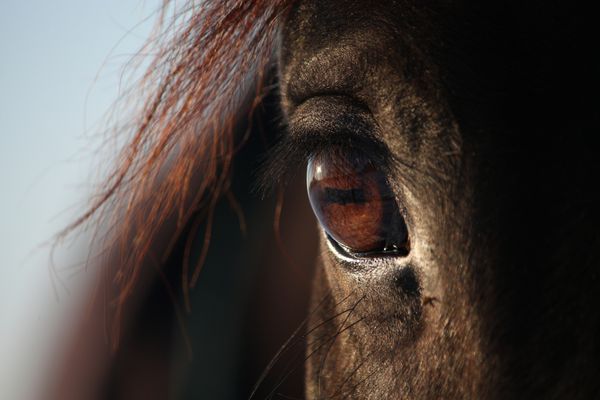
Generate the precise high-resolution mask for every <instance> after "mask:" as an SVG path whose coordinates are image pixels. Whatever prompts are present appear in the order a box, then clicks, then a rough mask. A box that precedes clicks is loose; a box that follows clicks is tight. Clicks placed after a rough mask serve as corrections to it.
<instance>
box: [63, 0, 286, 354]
mask: <svg viewBox="0 0 600 400" xmlns="http://www.w3.org/2000/svg"><path fill="white" fill-rule="evenodd" d="M290 3H291V1H289V0H268V1H267V0H252V1H250V0H226V1H209V0H204V1H201V2H198V3H196V2H191V3H189V4H187V5H186V6H185V7H184V8H183V9H182V10H180V11H177V12H176V16H177V17H178V18H179V19H178V21H179V22H177V23H175V22H174V23H172V24H167V25H166V29H165V32H168V33H169V35H168V36H166V37H163V38H162V39H159V40H157V41H156V42H152V43H150V44H151V47H152V48H158V52H157V54H156V56H155V58H154V59H153V61H152V62H151V63H150V65H149V67H148V69H147V71H146V73H145V74H144V75H143V79H142V87H141V89H142V90H141V93H150V96H149V97H148V98H147V100H145V101H144V103H143V105H142V108H141V111H140V112H139V115H137V116H136V119H135V120H134V121H133V128H132V129H131V132H130V133H131V136H130V139H129V140H128V142H127V143H126V145H125V146H124V148H123V149H122V152H121V154H120V156H119V157H118V162H117V163H116V165H115V167H114V169H113V170H112V172H111V173H110V175H109V177H108V179H107V181H106V182H105V184H104V186H103V188H102V190H101V191H100V193H99V194H98V195H97V197H95V198H94V200H93V202H92V204H91V205H90V207H89V209H88V210H87V211H86V212H85V213H84V214H83V215H82V216H81V217H80V218H78V219H77V220H76V221H74V223H73V224H72V225H71V226H69V227H68V228H67V229H66V230H65V231H64V232H63V233H62V234H61V236H60V237H64V236H65V235H67V234H69V233H71V232H73V231H74V230H76V229H77V228H81V227H82V226H89V225H92V226H94V227H95V229H97V232H100V231H102V232H107V233H102V234H100V233H97V235H96V237H95V240H94V242H96V243H100V245H97V244H95V245H94V246H95V249H94V252H97V254H101V255H102V257H100V258H101V261H99V265H100V267H101V270H102V271H101V273H102V276H103V279H101V282H102V283H101V284H100V285H99V288H102V290H104V291H107V292H108V295H106V294H105V296H94V298H95V299H99V298H105V300H103V301H106V302H107V305H109V306H110V307H109V310H110V317H111V318H110V319H109V320H108V322H109V324H110V326H109V328H108V332H109V334H110V337H111V339H112V343H113V346H116V345H117V344H118V338H119V330H120V328H119V326H120V324H119V322H120V319H121V314H122V310H123V306H124V304H125V303H126V301H127V300H128V299H129V298H130V297H131V294H132V291H133V290H134V288H135V286H136V284H137V283H138V281H139V279H140V275H141V274H142V273H143V270H144V269H145V268H146V267H147V266H148V265H149V264H150V263H157V262H158V264H159V265H160V263H161V262H163V261H164V260H165V259H166V258H167V257H168V255H169V254H170V252H171V250H172V247H173V244H174V243H175V241H176V239H177V238H178V237H179V236H180V234H181V231H182V229H183V228H184V227H185V226H186V225H187V224H188V223H189V222H190V220H191V218H192V217H193V216H197V218H198V220H197V221H195V222H194V225H195V229H198V227H199V225H200V222H201V221H208V225H209V226H210V219H211V215H212V210H213V209H214V207H215V204H216V202H217V200H218V199H219V198H221V197H222V196H223V195H224V194H227V192H228V182H229V176H230V172H231V170H230V165H231V161H232V157H233V155H234V152H235V150H236V144H235V141H234V137H233V127H234V124H235V123H236V120H237V118H239V115H240V111H241V110H243V109H249V110H252V108H253V107H254V106H255V105H256V104H257V102H258V101H259V99H260V97H261V84H262V81H263V76H264V71H265V69H266V68H267V66H268V64H269V61H270V60H271V59H272V55H273V51H274V43H275V39H276V35H277V32H278V29H279V25H280V21H281V20H282V18H284V17H285V14H286V13H287V10H288V9H289V7H290ZM169 6H171V2H170V1H169V0H165V1H164V4H163V14H161V18H160V20H161V22H160V26H161V27H165V24H164V10H166V9H167V8H168V7H169ZM182 16H183V18H182ZM182 21H183V22H182ZM138 96H139V94H138ZM190 236H194V235H190ZM209 237H210V235H209V234H207V235H206V236H205V244H206V245H207V244H208V240H209ZM190 247H191V240H190V241H189V242H188V246H187V251H186V260H187V261H186V262H184V266H183V267H182V280H181V283H182V290H183V293H184V299H185V301H186V305H187V306H188V307H189V300H188V292H189V289H190V288H191V287H193V286H194V284H195V283H196V280H197V278H198V273H199V270H200V266H201V264H202V262H203V259H204V255H205V250H204V251H203V253H204V255H201V257H200V260H199V261H198V263H197V265H196V266H195V268H190V267H189V253H190V251H189V248H190ZM205 247H206V246H205ZM115 260H116V262H115ZM111 322H112V323H111Z"/></svg>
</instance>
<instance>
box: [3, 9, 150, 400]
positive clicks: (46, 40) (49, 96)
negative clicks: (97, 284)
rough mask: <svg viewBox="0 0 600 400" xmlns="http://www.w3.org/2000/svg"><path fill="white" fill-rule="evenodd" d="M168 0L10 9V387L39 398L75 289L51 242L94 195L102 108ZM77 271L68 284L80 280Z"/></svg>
mask: <svg viewBox="0 0 600 400" xmlns="http://www.w3.org/2000/svg"><path fill="white" fill-rule="evenodd" d="M161 1H162V0H151V1H148V0H146V1H140V0H135V1H129V2H128V1H123V0H102V1H90V0H88V1H82V0H57V1H47V0H30V1H22V0H4V1H3V2H2V12H0V184H1V186H0V188H1V189H0V398H2V399H34V398H37V396H38V394H37V393H36V390H38V388H39V382H41V380H42V379H43V378H44V376H45V375H46V372H47V370H46V369H47V368H48V365H50V364H51V356H52V344H53V342H54V341H55V339H56V337H57V336H60V334H61V332H62V331H61V329H65V328H64V326H62V325H64V323H63V324H61V321H65V318H67V319H68V311H67V310H68V308H69V306H70V305H71V304H70V303H73V296H74V295H73V294H71V295H69V294H68V293H67V292H66V291H64V290H62V291H61V294H60V296H59V300H56V297H55V296H54V293H53V290H52V285H51V281H50V278H49V269H48V247H43V246H42V247H40V245H42V244H43V243H44V242H46V241H47V240H49V239H51V238H52V236H53V234H54V233H56V232H57V231H58V230H60V228H62V227H64V226H65V225H66V224H67V223H68V222H69V221H71V220H72V218H73V217H74V216H75V213H76V212H77V211H79V210H80V209H81V207H82V204H84V200H85V198H86V195H87V194H88V193H89V190H90V189H91V186H90V183H89V182H88V178H89V176H90V172H91V171H90V166H91V165H92V161H93V157H94V155H95V149H96V147H97V145H98V139H97V138H96V136H94V135H95V134H97V133H98V132H99V131H100V128H101V125H100V123H101V117H102V116H103V115H104V113H105V112H106V111H107V110H108V109H109V107H110V105H111V104H112V103H113V102H114V101H115V100H116V98H117V96H118V84H119V77H120V72H121V69H122V67H123V66H124V64H125V63H126V62H127V60H128V59H129V57H130V55H131V54H134V53H135V51H136V50H137V49H139V47H140V46H141V44H142V43H143V41H144V39H145V38H146V37H147V35H148V32H149V31H150V28H151V24H152V22H153V21H152V19H150V20H148V21H147V22H145V23H141V25H140V24H139V23H140V22H141V21H143V20H144V18H146V17H147V16H149V15H151V14H152V12H153V11H154V10H155V8H156V7H157V5H158V4H160V3H161ZM77 282H78V281H77V278H75V279H73V280H71V281H69V282H68V283H67V284H68V285H76V284H77Z"/></svg>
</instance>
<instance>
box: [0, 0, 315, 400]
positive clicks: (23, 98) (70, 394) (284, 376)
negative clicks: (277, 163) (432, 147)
mask: <svg viewBox="0 0 600 400" xmlns="http://www.w3.org/2000/svg"><path fill="white" fill-rule="evenodd" d="M161 4H162V0H152V1H149V0H145V1H133V2H123V1H113V0H105V1H102V2H98V1H95V2H92V1H88V2H82V1H75V0H70V1H69V0H57V1H54V2H48V1H40V0H32V1H28V2H23V1H16V0H6V1H4V2H3V4H2V5H3V7H2V12H1V13H0V89H1V90H0V182H1V184H2V186H1V187H2V192H1V193H2V195H1V196H0V398H1V399H19V400H20V399H23V400H35V399H50V398H61V399H68V398H72V399H119V398H123V399H128V400H131V399H136V398H140V399H142V398H143V399H164V398H206V399H221V398H223V399H237V398H247V397H248V395H249V393H250V392H251V390H252V389H253V387H254V385H255V384H256V383H257V382H258V380H259V376H260V374H261V373H262V372H263V370H264V369H265V367H266V366H267V364H268V363H269V361H270V360H271V358H272V357H273V355H275V353H276V352H277V350H278V349H279V348H280V346H281V345H282V344H283V343H284V342H285V341H286V340H287V339H288V338H289V337H290V335H292V333H293V332H294V330H295V329H297V328H298V327H299V326H300V327H301V321H302V319H303V318H304V316H305V315H306V309H307V307H308V305H307V304H308V285H309V282H310V276H311V271H312V269H311V266H312V264H313V261H314V258H315V256H316V240H315V237H316V235H315V234H314V233H315V228H314V225H313V224H312V223H310V222H311V221H312V219H311V217H309V215H311V212H310V210H309V208H308V206H307V202H306V195H305V189H304V183H303V179H302V177H300V178H298V180H297V182H296V183H295V184H292V185H291V186H290V189H289V190H288V191H287V192H286V194H285V195H284V197H283V198H285V201H284V202H283V203H282V204H284V206H283V208H282V209H281V210H280V211H282V213H281V229H280V234H279V235H277V236H276V235H275V234H274V230H273V223H274V212H275V206H276V204H277V202H276V200H275V199H274V198H267V199H261V198H260V197H258V196H257V195H253V194H251V189H252V180H253V176H254V171H255V170H256V168H257V165H258V161H257V160H259V159H260V158H261V157H262V156H261V154H262V153H263V152H264V150H265V140H264V139H265V137H267V138H268V137H271V136H274V135H276V132H275V131H276V129H274V128H273V127H274V126H276V125H277V106H276V103H277V99H276V98H274V97H273V96H270V97H268V98H267V100H266V103H265V105H264V106H263V107H262V108H261V112H259V115H258V116H257V117H256V118H259V119H261V120H262V121H263V122H264V121H266V123H262V124H258V125H261V126H263V127H265V126H266V128H265V130H266V131H263V132H261V135H254V137H255V138H254V139H252V140H250V143H249V144H248V145H247V146H246V148H245V149H244V151H243V152H242V153H241V154H240V156H239V157H238V159H237V160H236V170H237V171H238V174H237V175H236V178H235V180H234V182H233V191H234V193H235V195H236V198H237V199H238V201H239V202H240V204H241V209H242V210H243V218H242V219H240V215H239V213H238V212H236V211H235V210H233V209H232V207H231V204H229V205H228V204H223V205H221V206H219V207H218V208H217V212H216V217H215V228H214V232H213V240H212V245H211V248H210V251H209V254H208V258H207V262H206V264H205V267H204V269H203V271H202V275H201V278H200V283H199V285H198V287H197V288H196V289H195V290H194V291H193V292H192V299H191V300H192V312H191V313H184V314H183V317H182V320H181V321H179V322H178V320H177V312H179V311H181V310H180V309H178V306H177V304H178V303H179V302H180V301H181V293H180V291H179V290H175V291H174V293H169V291H168V290H167V286H166V285H165V284H164V282H162V281H161V280H160V279H158V278H157V276H149V277H148V278H147V281H148V282H147V283H146V284H144V285H142V286H143V288H144V289H143V290H141V291H140V292H139V293H138V295H137V296H136V299H135V301H134V302H133V303H134V304H135V306H134V307H133V308H132V311H131V313H130V314H129V315H128V320H127V321H126V324H125V330H124V333H123V338H122V342H121V345H120V346H119V349H118V351H117V352H113V353H111V352H110V351H109V346H108V344H107V343H106V340H102V335H101V334H93V335H91V336H90V337H89V338H88V339H86V341H84V343H83V345H81V344H79V345H76V344H74V343H73V340H72V339H73V338H74V337H75V336H76V333H75V332H76V331H77V328H76V327H77V326H79V325H80V323H81V319H82V309H83V305H84V304H85V303H86V300H89V297H90V292H91V287H93V285H94V282H93V279H94V277H95V276H96V275H95V274H94V271H87V270H84V269H82V268H72V269H70V266H71V265H79V266H80V265H81V262H82V260H85V257H86V255H87V253H86V244H85V243H86V240H85V238H82V240H76V241H74V242H68V243H66V244H63V245H62V246H59V247H58V248H57V250H56V252H54V253H53V252H52V243H53V242H52V240H53V237H54V235H55V234H56V233H57V232H59V231H60V230H61V229H62V228H64V227H65V226H66V225H68V224H69V222H72V221H73V219H74V218H75V217H76V216H77V215H78V213H80V212H81V211H82V210H83V209H84V208H85V205H86V199H87V198H88V196H89V195H90V193H92V192H93V189H94V183H97V181H95V180H94V179H93V177H97V176H98V171H97V167H98V153H97V150H98V148H99V147H100V144H101V141H102V138H103V137H104V136H103V135H102V133H103V132H104V130H105V129H106V128H107V126H106V125H105V124H106V118H105V113H106V112H107V111H108V110H109V109H110V107H111V105H113V104H114V102H115V101H116V100H117V98H118V97H119V96H120V93H121V90H123V89H127V88H128V84H130V83H131V80H132V79H134V78H135V75H134V76H131V75H129V76H127V79H126V80H125V81H123V77H124V76H123V75H122V72H123V67H124V66H125V64H126V63H127V62H128V61H130V59H131V57H132V56H133V55H134V54H136V52H137V51H138V50H139V48H140V47H141V46H142V44H143V43H144V42H145V40H146V39H147V38H148V36H149V34H150V32H151V29H152V27H153V23H154V18H153V16H155V15H156V11H157V10H158V8H159V7H160V5H161ZM265 132H266V133H265ZM265 135H266V136H265ZM259 136H260V139H259V138H258V137H259ZM95 162H96V163H95ZM280 204H281V203H280ZM242 225H244V226H245V228H246V232H245V233H242V231H241V230H240V227H241V226H242ZM200 232H202V229H200ZM186 234H187V233H186ZM195 241H196V242H198V243H200V244H201V243H202V242H203V238H202V235H200V236H199V237H198V238H197V240H196V239H195ZM196 247H198V248H197V249H196V253H197V252H198V251H199V247H200V245H198V246H196ZM181 252H182V244H181V243H180V244H179V245H178V247H177V248H176V249H175V251H174V253H173V255H172V257H171V259H170V260H169V261H168V262H167V265H165V266H163V267H164V268H163V271H164V278H165V280H166V281H169V282H171V284H172V285H171V286H172V287H175V288H178V287H179V286H177V285H178V283H177V277H178V276H179V271H180V267H181V262H182V260H181ZM57 271H59V272H57ZM98 319H101V318H100V316H98ZM98 329H99V330H101V329H102V327H100V326H98ZM88 349H92V350H88ZM303 349H304V347H303V341H302V338H301V337H297V338H295V340H294V341H292V343H291V345H290V346H288V350H289V352H288V351H287V350H286V352H288V353H289V357H287V359H286V358H285V357H282V360H285V362H284V361H280V363H279V364H277V363H276V365H275V367H273V368H272V369H271V370H270V373H269V375H268V377H267V379H266V380H265V384H264V385H262V386H261V389H260V390H259V392H257V396H256V398H263V397H265V396H267V395H277V396H276V398H277V397H278V396H287V397H286V398H297V397H301V396H302V373H303V371H302V364H303V359H304V353H303V351H304V350H303ZM73 354H75V357H73ZM281 363H283V367H278V365H280V364H281ZM65 376H66V377H67V379H66V382H67V386H66V388H65V387H62V388H61V389H60V390H59V389H56V387H55V386H56V385H55V381H59V380H61V379H63V380H64V379H65V378H64V377H65ZM284 392H285V393H286V394H284ZM281 398H284V397H281Z"/></svg>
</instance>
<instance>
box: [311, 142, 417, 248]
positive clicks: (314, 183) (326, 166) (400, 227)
mask: <svg viewBox="0 0 600 400" xmlns="http://www.w3.org/2000/svg"><path fill="white" fill-rule="evenodd" d="M307 186H308V194H309V198H310V203H311V206H312V208H313V211H314V212H315V215H316V216H317V218H318V220H319V222H320V224H321V226H322V227H323V228H324V229H325V231H326V232H327V234H328V235H329V236H330V237H331V238H332V239H333V240H334V241H336V242H337V243H338V244H339V245H341V246H342V247H344V248H345V249H347V250H349V251H351V252H353V253H356V254H357V255H363V256H365V255H369V254H372V253H392V254H396V255H405V254H407V253H408V248H409V242H408V231H407V228H406V224H405V222H404V219H403V218H402V216H401V214H400V211H399V209H398V205H397V203H396V199H395V196H394V194H393V192H392V190H391V189H390V187H389V185H388V182H387V179H386V178H385V175H384V174H383V173H382V172H381V171H380V170H379V169H377V168H376V167H375V165H374V164H373V163H371V162H370V161H369V160H368V159H367V158H366V157H364V156H362V155H360V154H358V153H352V154H342V153H340V152H332V153H322V154H318V155H315V156H313V157H312V158H311V159H310V160H309V163H308V169H307Z"/></svg>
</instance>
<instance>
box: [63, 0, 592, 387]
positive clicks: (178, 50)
mask: <svg viewBox="0 0 600 400" xmlns="http://www.w3.org/2000/svg"><path fill="white" fill-rule="evenodd" d="M190 9H191V17H190V18H189V19H188V20H186V21H185V23H184V24H182V25H178V26H177V27H175V28H173V27H171V28H172V29H175V31H176V32H175V34H174V35H173V36H172V37H169V42H168V43H167V45H165V46H164V47H163V48H162V49H163V50H162V51H161V52H159V54H158V56H157V59H156V61H155V62H154V63H153V64H152V65H151V67H150V69H149V72H148V75H147V76H146V79H145V82H149V83H150V84H151V85H154V86H152V88H153V90H154V91H153V92H152V95H151V96H150V97H149V98H148V101H147V102H146V103H145V105H144V107H143V109H142V110H141V112H140V113H139V114H138V115H139V116H140V118H139V119H136V121H135V122H136V123H135V124H134V127H135V128H134V132H133V135H132V138H131V140H130V141H129V144H128V145H127V146H126V147H125V149H124V153H123V156H122V158H121V159H120V161H119V163H118V165H117V167H116V168H115V172H114V174H113V175H111V176H110V177H109V179H108V182H107V185H106V187H105V191H104V192H102V193H101V195H100V196H99V197H98V201H96V202H95V203H93V204H92V205H91V207H90V211H89V212H88V213H86V214H85V215H83V216H82V218H81V219H79V220H77V221H75V224H74V225H73V226H72V227H70V228H74V227H78V226H80V225H81V224H84V223H86V221H89V220H90V219H94V216H97V215H101V216H102V218H101V219H100V221H101V223H104V224H108V225H109V226H111V227H113V226H114V227H115V228H114V229H113V230H109V231H110V234H109V235H106V237H108V240H107V241H106V242H105V243H107V248H108V251H107V252H106V253H107V254H109V255H108V256H107V257H108V259H111V260H113V261H114V260H118V262H115V263H113V264H111V265H112V266H111V267H106V268H104V270H103V271H104V273H105V275H107V276H108V277H109V279H108V280H107V281H106V282H108V283H106V284H105V285H104V286H105V287H107V288H108V289H107V290H108V292H109V295H110V293H112V294H113V297H112V299H113V302H112V303H111V304H112V306H113V309H112V310H113V314H114V317H115V318H114V320H113V321H114V322H113V324H112V325H111V327H110V328H111V329H110V331H111V333H112V334H113V336H114V337H119V336H120V335H121V333H120V328H119V327H120V325H119V322H118V321H120V320H126V319H127V318H128V315H129V316H130V314H128V313H127V312H126V305H127V304H128V303H127V302H128V301H131V298H132V296H133V293H135V290H138V289H139V287H140V286H143V282H144V280H148V278H145V277H147V276H150V275H152V273H151V272H146V271H152V270H153V269H152V268H151V267H149V266H150V265H158V266H159V268H158V270H160V267H161V266H164V265H165V264H166V263H167V260H169V257H171V258H172V257H173V254H174V253H177V252H179V253H178V254H179V258H178V260H179V261H178V263H177V264H179V265H183V266H182V267H181V268H180V269H177V272H176V273H174V275H173V276H174V277H176V278H177V279H174V280H175V281H178V282H179V285H180V287H181V290H180V292H181V297H182V299H183V300H182V301H183V302H184V308H190V306H189V296H190V288H191V287H193V286H194V285H195V284H196V282H198V279H199V271H200V266H201V265H202V264H203V263H204V261H205V260H206V253H207V251H208V250H206V249H208V247H207V246H208V243H209V242H210V229H211V228H210V227H211V226H212V224H213V216H214V213H215V209H216V207H217V204H219V201H220V200H221V199H223V198H227V199H228V200H229V202H230V204H232V207H234V208H235V209H238V208H239V207H238V206H239V204H238V203H236V201H235V199H234V198H233V197H231V195H230V187H231V174H232V168H231V165H232V162H233V160H235V159H236V157H237V154H238V151H239V148H238V147H239V146H241V144H240V143H244V142H245V141H247V140H248V135H241V136H242V139H241V140H239V141H236V138H239V137H240V135H237V136H236V134H234V133H235V132H252V133H251V134H250V136H251V137H253V136H255V135H256V133H255V129H250V128H249V122H248V121H254V122H255V124H256V122H257V121H256V120H257V119H258V120H262V121H263V123H271V125H272V127H273V130H277V131H279V132H280V134H278V135H276V136H277V138H276V139H274V141H275V144H274V145H270V146H269V147H268V149H269V150H268V151H267V153H268V155H267V156H266V157H267V161H266V162H265V163H264V164H265V166H264V167H263V170H264V171H263V172H262V174H261V178H259V186H260V187H269V186H270V185H275V186H276V187H279V185H284V184H285V182H287V181H291V180H293V179H294V178H290V176H291V177H293V176H294V174H293V172H294V170H296V169H297V166H298V165H307V169H306V181H305V182H306V183H304V182H301V183H302V185H304V184H306V192H307V196H308V198H309V203H310V205H311V207H312V210H313V212H314V215H315V217H316V218H315V220H316V224H317V226H318V227H319V228H318V230H317V231H316V232H318V233H313V236H312V237H311V238H308V237H304V238H300V239H299V241H300V244H301V242H302V241H303V240H304V241H307V242H310V241H315V242H318V258H317V261H316V262H315V263H314V276H313V277H312V278H311V283H310V299H311V300H310V306H309V307H307V309H308V310H309V311H307V312H306V320H305V322H304V323H303V324H302V325H301V334H300V335H301V336H302V337H304V338H305V340H306V350H305V351H306V352H305V353H304V355H302V356H301V357H300V359H299V360H300V362H302V363H304V368H305V375H304V378H303V382H304V394H305V396H306V398H309V399H333V398H353V399H434V398H436V399H437V398H445V399H459V398H460V399H505V398H529V399H542V398H543V399H547V398H553V399H554V398H556V399H559V398H569V399H590V398H598V397H599V396H600V383H599V381H598V372H599V371H600V369H599V367H600V342H599V340H598V338H599V337H600V313H598V311H597V307H596V306H595V303H594V300H593V299H594V298H595V295H596V293H598V290H600V280H599V277H598V274H599V273H598V254H597V252H598V249H599V248H600V246H599V245H600V236H599V235H598V233H597V226H598V223H599V222H600V214H599V212H598V208H597V204H598V201H599V200H600V199H599V198H598V194H597V193H598V191H597V190H595V189H596V188H595V187H594V186H595V184H594V183H593V182H596V181H597V179H598V177H599V172H600V171H599V168H598V166H599V163H598V161H597V158H596V150H595V146H594V144H593V140H592V134H593V132H592V130H593V129H594V128H595V127H597V126H598V122H600V121H599V116H598V110H597V106H596V103H595V102H594V100H595V99H594V94H595V90H596V89H597V88H598V85H597V84H598V78H597V71H598V70H600V69H599V68H598V63H597V60H596V59H595V57H594V54H593V49H594V48H596V46H595V45H594V41H593V39H592V38H593V37H595V35H594V34H593V32H594V31H595V29H594V21H593V20H592V18H593V17H592V16H593V15H594V14H593V13H592V12H591V10H588V9H586V7H585V6H583V5H581V4H579V5H576V4H571V3H567V2H553V3H547V2H544V3H542V2H528V3H522V2H485V3H470V2H469V3H467V2H459V1H447V2H437V3H435V2H416V1H411V0H378V1H373V2H366V1H358V0H329V1H316V0H299V1H294V2H292V1H285V0H271V1H260V0H253V1H236V0H230V1H225V2H215V1H205V2H202V4H198V5H191V6H190ZM265 93H271V94H270V95H269V96H266V95H265ZM265 96H266V97H265ZM266 99H271V102H272V103H273V99H275V101H274V102H275V105H274V106H273V105H272V107H274V108H275V109H277V113H278V115H279V117H278V118H277V121H275V122H273V121H272V119H273V116H272V115H273V114H272V113H262V114H261V113H258V115H261V117H259V118H255V119H254V120H252V119H251V118H248V115H250V114H251V112H252V111H255V110H256V109H258V108H260V104H265V101H266ZM254 115H257V114H256V113H255V114H254ZM269 118H271V120H270V121H267V120H268V119H269ZM281 132H283V133H281ZM271 139H273V138H272V137H270V138H269V140H271ZM251 157H253V158H256V157H258V156H257V155H256V153H252V154H251ZM267 190H268V189H267ZM302 219H303V220H304V218H302ZM301 222H302V221H299V220H297V221H296V223H298V224H300V223H301ZM202 227H208V228H207V229H206V231H205V233H204V238H205V240H204V241H203V242H202V243H203V245H202V246H200V247H201V250H200V251H197V252H199V253H200V254H199V255H198V256H197V257H196V262H197V263H196V268H194V267H193V265H191V264H192V263H190V262H189V261H186V260H188V259H189V257H190V254H191V253H192V252H193V251H192V250H191V249H192V248H193V246H194V245H193V241H194V238H196V237H197V236H198V231H199V230H202V229H201V228H202ZM307 232H308V233H306V235H309V234H310V232H311V231H307ZM103 243H104V242H103ZM177 243H179V244H177ZM311 243H312V242H311ZM174 249H175V250H174ZM177 249H179V250H177ZM182 260H183V261H182ZM107 264H110V263H107ZM171 270H172V268H171ZM312 273H313V272H311V274H312ZM158 275H159V274H157V275H156V276H158ZM287 283H288V284H292V282H287ZM136 288H137V289H136ZM111 291H112V292H111ZM153 304H154V303H153ZM124 310H125V311H124ZM142 332H143V333H140V335H143V334H147V333H148V332H147V330H143V331H142ZM289 347H290V344H289V343H287V344H286V345H285V346H283V348H282V351H283V352H285V351H286V350H287V349H289ZM115 348H116V349H119V348H120V347H117V346H115ZM117 351H118V350H117ZM264 387H265V386H264V383H263V380H262V379H260V380H259V381H258V384H257V387H256V388H255V390H254V391H253V392H252V393H251V394H252V395H253V398H257V397H258V395H259V393H262V392H260V390H261V389H262V388H264ZM265 393H267V394H268V397H269V396H270V398H273V397H275V395H276V391H275V390H273V391H271V388H269V387H267V391H266V392H265Z"/></svg>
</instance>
